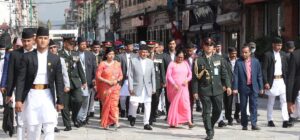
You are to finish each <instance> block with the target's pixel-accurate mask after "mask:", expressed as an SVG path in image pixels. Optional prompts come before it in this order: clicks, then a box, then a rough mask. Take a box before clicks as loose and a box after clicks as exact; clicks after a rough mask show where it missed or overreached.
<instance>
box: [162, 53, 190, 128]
mask: <svg viewBox="0 0 300 140" xmlns="http://www.w3.org/2000/svg"><path fill="white" fill-rule="evenodd" d="M166 79H167V95H168V99H169V102H170V108H169V113H168V123H169V125H170V127H177V126H178V124H182V123H188V124H189V128H192V127H193V124H192V122H191V108H190V96H189V89H188V82H189V81H190V80H191V79H192V72H191V69H190V66H189V64H188V63H187V62H186V61H184V52H183V51H177V52H176V60H175V61H173V62H171V63H170V64H169V66H168V69H167V76H166Z"/></svg>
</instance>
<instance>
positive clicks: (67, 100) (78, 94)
mask: <svg viewBox="0 0 300 140" xmlns="http://www.w3.org/2000/svg"><path fill="white" fill-rule="evenodd" d="M63 98H64V109H63V110H62V111H61V114H62V119H63V123H64V126H66V127H71V120H70V110H71V111H72V121H73V122H75V121H77V115H78V112H79V110H80V108H81V104H82V91H81V88H78V89H71V90H70V92H69V93H64V95H63Z"/></svg>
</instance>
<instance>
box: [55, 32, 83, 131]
mask: <svg viewBox="0 0 300 140" xmlns="http://www.w3.org/2000/svg"><path fill="white" fill-rule="evenodd" d="M63 43H64V47H63V49H62V50H61V51H59V56H60V57H62V58H64V59H65V62H66V66H67V69H68V75H69V79H70V91H65V93H64V96H63V97H64V109H63V110H62V112H61V113H62V118H63V122H64V125H65V126H66V128H65V129H64V131H70V130H72V128H71V123H70V107H71V109H72V121H73V123H74V126H75V127H80V125H79V123H78V122H77V119H76V118H77V115H78V112H79V110H80V108H81V104H82V96H81V95H82V90H81V88H87V83H86V78H85V74H84V71H83V67H82V65H81V63H80V61H79V60H80V59H79V58H80V57H79V53H78V52H75V51H73V49H74V46H75V42H74V37H72V36H64V37H63Z"/></svg>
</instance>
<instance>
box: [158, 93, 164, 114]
mask: <svg viewBox="0 0 300 140" xmlns="http://www.w3.org/2000/svg"><path fill="white" fill-rule="evenodd" d="M164 108H165V89H164V88H163V89H162V91H161V94H160V96H159V103H158V110H159V111H164Z"/></svg>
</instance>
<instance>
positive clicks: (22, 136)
mask: <svg viewBox="0 0 300 140" xmlns="http://www.w3.org/2000/svg"><path fill="white" fill-rule="evenodd" d="M25 130H26V129H25V127H24V126H23V125H20V126H17V140H27V136H26V131H25Z"/></svg>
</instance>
